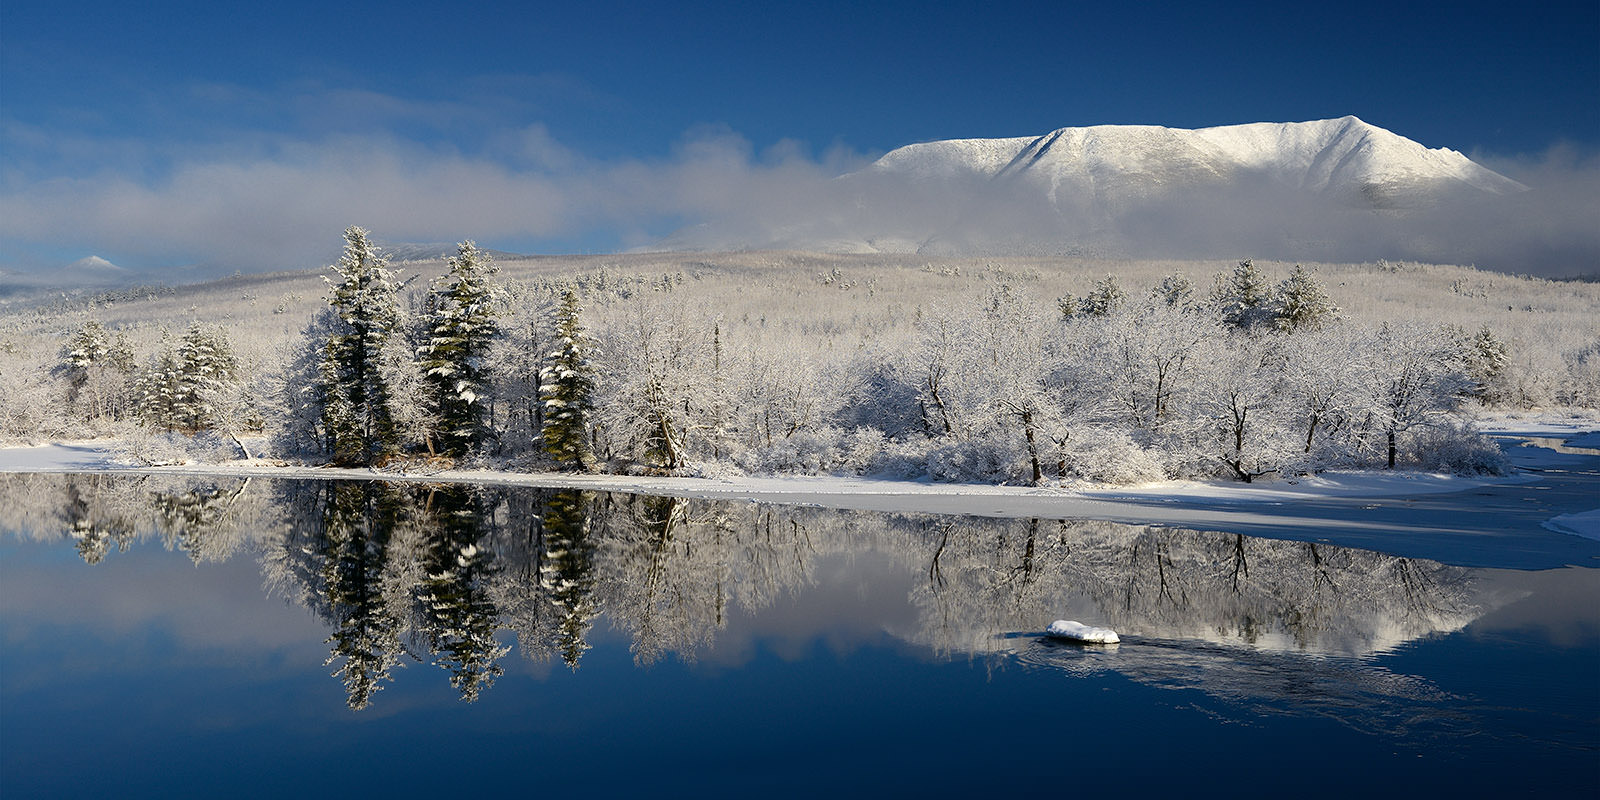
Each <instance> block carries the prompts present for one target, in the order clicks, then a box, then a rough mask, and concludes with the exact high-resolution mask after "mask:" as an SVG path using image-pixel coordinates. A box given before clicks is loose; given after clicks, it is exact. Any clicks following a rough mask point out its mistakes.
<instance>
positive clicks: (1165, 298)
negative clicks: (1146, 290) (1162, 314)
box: [1150, 272, 1194, 308]
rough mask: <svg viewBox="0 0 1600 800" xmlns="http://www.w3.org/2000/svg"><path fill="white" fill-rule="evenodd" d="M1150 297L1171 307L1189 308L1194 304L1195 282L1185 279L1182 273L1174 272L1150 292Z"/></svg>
mask: <svg viewBox="0 0 1600 800" xmlns="http://www.w3.org/2000/svg"><path fill="white" fill-rule="evenodd" d="M1150 296H1151V297H1152V298H1154V299H1156V300H1159V301H1161V302H1163V303H1166V304H1167V305H1169V306H1177V307H1179V308H1188V307H1189V306H1190V305H1191V303H1192V302H1193V300H1192V298H1193V297H1194V281H1191V280H1189V279H1188V278H1187V277H1184V274H1183V273H1181V272H1174V273H1172V274H1171V275H1168V276H1166V277H1165V278H1162V279H1161V283H1158V284H1156V287H1155V288H1154V289H1152V290H1150Z"/></svg>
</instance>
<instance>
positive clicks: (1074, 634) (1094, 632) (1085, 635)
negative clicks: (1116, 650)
mask: <svg viewBox="0 0 1600 800" xmlns="http://www.w3.org/2000/svg"><path fill="white" fill-rule="evenodd" d="M1044 632H1045V635H1046V636H1054V637H1055V638H1057V639H1071V640H1073V641H1075V642H1090V643H1092V644H1116V643H1117V642H1120V641H1122V639H1121V638H1120V637H1118V636H1117V632H1116V631H1114V630H1111V629H1110V628H1096V627H1094V626H1093V625H1085V624H1083V623H1081V622H1076V621H1074V620H1070V619H1058V620H1056V621H1055V622H1052V623H1050V627H1048V628H1045V630H1044Z"/></svg>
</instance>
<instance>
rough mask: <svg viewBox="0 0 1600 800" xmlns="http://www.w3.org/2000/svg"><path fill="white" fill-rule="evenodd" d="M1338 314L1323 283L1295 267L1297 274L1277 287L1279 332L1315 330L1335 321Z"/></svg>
mask: <svg viewBox="0 0 1600 800" xmlns="http://www.w3.org/2000/svg"><path fill="white" fill-rule="evenodd" d="M1338 314H1339V309H1338V307H1336V306H1334V304H1333V301H1332V300H1331V299H1329V297H1328V292H1327V291H1326V290H1324V289H1323V288H1322V283H1321V282H1320V281H1318V280H1317V279H1316V276H1314V275H1312V274H1311V273H1310V272H1308V271H1307V270H1306V268H1305V267H1302V266H1300V265H1299V264H1296V265H1295V267H1294V272H1292V273H1290V274H1289V277H1287V278H1285V279H1284V280H1283V283H1280V284H1278V309H1277V313H1276V316H1275V317H1274V319H1273V324H1274V325H1275V326H1276V327H1277V329H1278V330H1280V331H1288V332H1293V331H1296V330H1299V329H1301V328H1314V327H1317V326H1319V325H1323V324H1325V323H1327V322H1330V321H1332V320H1333V319H1334V318H1335V317H1337V316H1338Z"/></svg>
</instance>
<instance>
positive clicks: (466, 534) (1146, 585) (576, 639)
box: [0, 475, 1480, 709]
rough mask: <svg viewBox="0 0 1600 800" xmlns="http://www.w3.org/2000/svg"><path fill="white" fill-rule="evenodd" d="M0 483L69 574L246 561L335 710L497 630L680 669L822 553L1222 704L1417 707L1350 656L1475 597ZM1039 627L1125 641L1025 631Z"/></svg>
mask: <svg viewBox="0 0 1600 800" xmlns="http://www.w3.org/2000/svg"><path fill="white" fill-rule="evenodd" d="M269 487H270V488H269ZM0 488H5V489H6V495H7V496H8V497H16V498H25V499H26V501H25V502H18V503H14V504H12V505H11V506H10V507H9V508H7V509H6V510H5V512H4V514H3V516H0V527H4V528H9V529H11V530H13V531H15V532H17V533H18V534H23V535H28V536H34V537H59V538H61V539H63V540H66V541H70V542H71V543H72V544H73V546H75V547H76V548H77V549H78V551H79V552H80V553H81V554H82V556H83V558H84V559H85V560H86V561H88V562H90V563H97V562H99V561H100V560H101V559H103V558H104V557H105V556H106V554H107V553H108V552H110V550H111V549H112V548H113V547H115V548H120V549H126V548H127V547H128V546H130V545H131V544H134V543H137V542H139V541H144V540H154V541H159V542H160V543H161V544H162V545H163V546H165V547H167V548H168V549H174V550H182V551H183V552H185V553H187V554H188V555H189V556H190V557H191V558H193V559H194V560H195V561H196V562H199V561H203V560H216V559H220V558H225V557H227V556H228V555H231V554H235V553H242V552H253V553H255V554H256V555H257V557H258V558H259V559H260V562H261V564H262V569H263V572H264V574H265V575H266V578H267V584H268V587H269V590H270V591H272V592H273V593H277V594H281V595H283V596H286V597H288V598H290V599H291V600H292V601H293V602H295V603H297V604H299V605H301V606H303V607H305V608H307V609H309V610H310V611H311V612H312V613H314V614H315V615H316V616H317V617H319V618H320V619H322V620H323V621H324V622H325V623H326V624H327V625H328V627H329V628H330V629H331V630H332V633H331V635H330V636H329V638H328V643H329V645H330V655H329V659H328V664H329V665H331V666H332V665H336V670H335V672H334V674H335V675H336V676H338V677H339V678H340V679H341V680H342V681H343V682H344V684H345V687H346V689H347V691H348V700H349V704H350V706H351V707H352V708H357V709H359V708H364V707H366V706H367V705H368V704H370V703H371V701H372V696H373V694H374V693H376V692H377V691H379V690H380V689H381V688H382V687H383V686H384V685H385V684H386V683H387V682H389V681H391V680H393V673H394V669H395V668H396V667H398V666H400V665H402V664H403V663H405V661H407V660H419V661H420V660H423V659H427V660H429V661H431V662H432V663H434V664H436V665H438V666H439V667H441V668H443V669H444V670H446V671H447V672H448V673H449V675H450V678H449V680H450V683H451V685H452V686H453V687H454V688H455V689H456V690H457V691H458V692H459V694H460V696H461V698H462V699H463V700H466V701H469V702H470V701H472V700H475V699H477V698H478V697H479V696H480V695H481V694H482V693H483V691H484V690H485V689H487V688H489V687H490V686H492V684H493V683H494V680H495V679H496V678H497V677H499V676H500V675H501V674H502V673H503V667H502V666H501V663H500V662H501V659H502V658H503V657H504V656H505V655H506V654H507V653H508V652H509V650H510V647H509V645H507V644H503V643H502V640H501V637H502V636H504V637H505V638H506V641H508V642H509V641H510V637H515V641H516V643H517V645H518V646H519V648H520V650H521V652H522V653H523V655H524V656H525V657H527V658H530V659H535V660H547V659H553V658H557V657H559V658H560V659H561V660H562V662H564V663H565V664H567V665H568V666H569V667H571V668H572V669H577V668H578V667H579V666H580V665H581V662H582V660H583V657H584V653H585V652H586V651H587V650H588V649H589V644H588V638H589V635H590V632H591V631H592V629H593V627H594V625H595V624H596V623H597V622H598V621H599V619H600V618H601V617H602V616H604V617H605V618H606V619H607V620H608V621H609V623H610V625H611V627H612V628H614V629H616V630H619V631H622V632H624V633H626V634H627V635H628V637H629V639H630V640H631V649H632V652H633V655H634V659H635V661H636V662H637V663H639V664H641V665H648V664H651V663H653V662H656V661H658V660H659V659H662V658H664V657H667V656H669V655H670V656H675V657H677V658H679V659H681V660H685V661H689V660H693V659H695V658H696V657H697V656H698V654H700V653H701V652H703V651H705V650H706V649H708V648H710V647H712V646H713V645H714V644H715V641H716V638H717V636H718V635H719V634H720V632H722V631H723V630H724V629H725V628H726V627H727V626H728V624H729V620H730V616H731V615H730V611H731V610H734V609H738V610H740V611H741V612H743V613H744V614H745V615H753V614H754V613H755V612H758V611H760V610H762V609H764V608H766V607H768V606H770V605H771V604H772V603H773V602H774V601H776V600H778V599H780V598H783V597H786V596H792V595H795V594H798V593H799V592H801V591H803V590H805V589H806V588H807V587H809V586H810V585H811V584H812V582H813V580H814V575H815V573H816V570H817V566H818V564H819V562H822V561H825V560H826V561H828V562H829V563H830V564H835V563H849V562H851V561H852V560H854V559H855V558H856V557H858V556H859V555H861V554H864V553H868V552H872V553H878V554H882V555H887V556H888V557H889V558H890V559H891V560H892V561H893V562H894V563H896V564H898V565H899V567H900V568H901V570H902V572H901V574H902V575H903V576H905V577H904V579H905V581H906V582H905V585H906V586H907V587H908V590H907V591H908V594H907V602H908V603H909V604H910V606H911V608H913V609H915V612H916V613H915V616H914V620H915V621H914V622H911V623H899V625H900V628H899V629H894V628H892V627H891V628H890V632H891V633H893V634H895V635H897V636H899V637H900V638H902V639H905V640H907V641H911V642H916V643H920V644H922V645H925V646H927V647H929V648H931V649H932V650H933V651H934V652H936V653H940V654H944V655H969V656H980V657H983V658H990V659H996V660H997V661H996V663H1005V662H1007V661H1009V660H1018V661H1020V662H1021V663H1023V664H1025V665H1029V666H1049V667H1051V668H1055V669H1061V670H1064V671H1065V672H1068V673H1073V674H1083V673H1085V672H1086V671H1096V670H1102V669H1110V670H1115V671H1117V672H1119V673H1121V674H1123V675H1126V676H1128V677H1130V678H1133V679H1134V680H1138V681H1141V682H1147V683H1150V684H1152V685H1157V686H1170V687H1193V688H1199V689H1202V690H1203V691H1206V692H1209V693H1211V694H1213V695H1214V696H1218V697H1223V698H1228V699H1230V700H1234V701H1239V702H1243V700H1241V698H1247V697H1253V698H1256V700H1258V701H1260V702H1263V703H1281V702H1289V701H1291V700H1294V698H1297V697H1299V696H1300V695H1301V694H1303V693H1305V692H1310V693H1311V694H1313V695H1315V696H1317V697H1321V698H1325V699H1326V700H1327V702H1328V703H1333V704H1335V705H1337V704H1338V703H1339V702H1341V701H1339V700H1338V698H1340V697H1344V698H1346V699H1349V698H1350V697H1352V696H1356V695H1361V696H1369V695H1373V694H1374V693H1376V695H1380V696H1387V695H1384V693H1385V692H1390V691H1395V692H1401V693H1403V694H1404V696H1406V697H1409V698H1412V699H1416V698H1424V697H1426V696H1427V692H1428V691H1431V690H1429V689H1428V688H1427V687H1426V686H1425V685H1422V684H1419V683H1418V682H1417V681H1415V679H1409V678H1406V677H1405V676H1397V675H1391V674H1388V673H1386V672H1383V671H1382V670H1380V669H1377V668H1376V667H1373V666H1372V665H1371V664H1370V663H1367V662H1369V661H1370V658H1369V657H1370V656H1371V655H1372V654H1373V653H1376V652H1381V651H1384V650H1386V649H1389V648H1392V647H1395V646H1397V645H1399V644H1402V643H1404V642H1407V641H1411V640H1414V639H1416V638H1418V637H1422V636H1427V635H1430V634H1434V633H1438V632H1449V631H1454V630H1457V629H1459V628H1461V627H1463V626H1464V625H1466V624H1467V623H1468V622H1470V621H1471V620H1473V619H1474V618H1475V617H1476V616H1477V615H1478V613H1479V610H1478V608H1477V604H1478V603H1479V602H1480V601H1479V600H1478V599H1477V598H1476V597H1475V588H1474V584H1473V581H1472V571H1470V570H1466V569H1462V568H1456V567H1449V566H1445V565H1441V564H1438V563H1434V562H1430V561H1422V560H1416V559H1404V558H1398V557H1395V556H1389V555H1385V554H1382V553H1375V552H1369V551H1362V550H1352V549H1347V548H1340V547H1333V546H1329V545H1325V544H1314V543H1304V542H1288V541H1274V540H1265V539H1255V538H1251V537H1247V536H1238V535H1234V534H1220V533H1202V532H1195V531H1181V530H1170V529H1162V528H1151V527H1144V526H1131V525H1122V524H1116V523H1106V522H1084V521H1072V522H1062V521H1054V520H1026V519H1025V520H986V519H975V518H955V517H940V516H931V515H878V514H871V513H865V512H838V511H826V510H821V509H800V508H785V507H775V506H763V505H757V504H750V503H737V504H735V503H719V502H712V501H701V500H684V499H679V498H664V497H646V496H637V495H620V494H606V493H595V492H579V491H571V490H565V491H563V490H550V489H523V488H506V487H476V486H466V485H426V484H402V483H386V482H360V481H276V480H259V479H258V480H256V481H253V482H252V481H248V480H235V481H199V480H190V479H179V478H171V479H167V478H154V477H149V476H146V477H137V478H124V477H109V476H63V475H55V476H50V475H21V476H0ZM852 613H859V614H874V613H882V609H857V610H856V611H854V612H852ZM895 616H897V617H898V616H899V615H895ZM1058 617H1072V618H1076V619H1079V620H1081V621H1084V622H1088V623H1092V624H1097V625H1107V626H1110V627H1113V628H1116V629H1117V630H1118V632H1119V633H1121V634H1122V635H1123V637H1124V641H1125V644H1124V645H1123V646H1122V647H1120V648H1117V649H1101V650H1083V649H1080V648H1059V647H1050V646H1047V645H1046V644H1045V643H1043V642H1041V641H1040V640H1038V639H1036V638H1034V637H1033V633H1034V632H1037V631H1040V630H1042V629H1043V628H1044V626H1045V625H1046V624H1048V623H1049V622H1050V620H1052V619H1055V618H1058ZM818 624H819V625H825V624H827V620H820V621H818ZM885 627H888V624H887V623H886V624H885ZM502 631H504V632H505V633H504V634H501V632H502ZM1307 656H1311V657H1310V658H1308V657H1307ZM1319 665H1322V666H1319ZM1341 670H1342V671H1341ZM1251 676H1255V677H1258V678H1260V679H1259V680H1256V679H1253V678H1251ZM1263 676H1264V677H1263ZM1295 686H1301V687H1302V688H1301V689H1296V688H1294V687H1295ZM1306 686H1310V687H1312V688H1310V689H1305V688H1304V687H1306ZM1296 702H1298V701H1296ZM1329 707H1330V708H1331V707H1333V706H1329Z"/></svg>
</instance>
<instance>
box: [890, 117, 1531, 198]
mask: <svg viewBox="0 0 1600 800" xmlns="http://www.w3.org/2000/svg"><path fill="white" fill-rule="evenodd" d="M867 171H868V172H869V173H872V174H876V175H901V176H907V177H911V178H915V179H919V180H941V179H943V180H949V179H961V178H968V177H982V178H987V179H990V180H994V181H1012V182H1028V183H1032V184H1035V185H1036V186H1037V187H1038V188H1039V189H1040V190H1042V191H1043V192H1044V195H1045V197H1046V198H1048V199H1049V201H1050V202H1051V203H1061V202H1066V201H1067V200H1068V199H1069V198H1072V197H1078V198H1082V197H1094V198H1096V199H1097V200H1098V201H1099V202H1101V203H1102V204H1106V205H1109V206H1112V207H1115V206H1117V205H1119V204H1123V203H1126V202H1128V201H1133V200H1139V199H1145V198H1149V197H1152V196H1157V195H1159V194H1161V193H1163V192H1166V191H1171V190H1173V189H1182V188H1192V187H1201V186H1204V185H1206V184H1217V183H1227V182H1231V181H1237V180H1241V179H1247V178H1251V177H1265V178H1268V179H1270V180H1272V181H1274V182H1276V183H1278V184H1279V185H1282V186H1284V187H1288V188H1293V189H1298V190H1301V191H1305V192H1310V193H1315V194H1321V195H1333V196H1336V197H1339V198H1341V199H1347V200H1352V201H1356V200H1366V201H1368V202H1370V203H1372V204H1374V205H1378V206H1407V205H1411V204H1414V203H1417V202H1426V201H1427V200H1428V199H1430V197H1431V196H1433V195H1435V194H1437V193H1439V192H1441V191H1454V190H1463V189H1475V190H1478V191H1484V192H1489V193H1492V194H1505V193H1508V192H1516V191H1521V190H1522V189H1523V188H1524V187H1523V186H1522V185H1521V184H1519V183H1517V182H1516V181H1513V180H1511V179H1509V178H1506V177H1505V176H1502V175H1500V174H1498V173H1496V172H1493V171H1491V170H1488V169H1486V168H1484V167H1482V166H1479V165H1478V164H1476V163H1474V162H1473V161H1472V160H1471V159H1469V158H1467V157H1466V156H1464V155H1462V154H1460V153H1458V152H1456V151H1454V150H1449V149H1443V148H1440V149H1430V148H1427V147H1424V146H1422V145H1420V144H1418V143H1416V142H1413V141H1411V140H1410V139H1407V138H1405V137H1404V136H1400V135H1397V134H1394V133H1390V132H1389V131H1386V130H1384V129H1382V128H1379V127H1377V126H1376V125H1369V124H1367V123H1365V122H1362V121H1361V120H1359V119H1357V118H1355V117H1342V118H1340V119H1329V120H1318V121H1315V122H1282V123H1274V122H1262V123H1255V124H1251V125H1228V126H1224V127H1217V128H1201V129H1198V130H1183V129H1178V128H1163V127H1160V126H1156V125H1097V126H1094V127H1089V128H1061V129H1059V130H1055V131H1051V132H1050V133H1047V134H1045V135H1043V136H1035V137H1021V138H1015V139H953V140H950V141H942V142H928V143H925V144H913V145H908V146H906V147H902V148H899V149H897V150H894V151H891V152H890V153H889V154H887V155H885V156H884V157H883V158H880V159H878V161H877V162H875V163H874V164H873V165H872V166H871V167H869V168H868V170H867Z"/></svg>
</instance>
